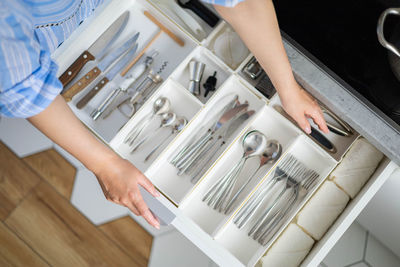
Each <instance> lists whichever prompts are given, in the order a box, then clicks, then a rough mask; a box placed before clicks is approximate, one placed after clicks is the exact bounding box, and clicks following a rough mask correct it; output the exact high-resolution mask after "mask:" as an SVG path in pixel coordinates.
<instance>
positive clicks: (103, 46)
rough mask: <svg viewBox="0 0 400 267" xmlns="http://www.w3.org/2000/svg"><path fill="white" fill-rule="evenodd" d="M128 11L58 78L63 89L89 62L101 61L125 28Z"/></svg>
mask: <svg viewBox="0 0 400 267" xmlns="http://www.w3.org/2000/svg"><path fill="white" fill-rule="evenodd" d="M128 18H129V11H126V12H124V13H123V14H122V15H121V16H119V17H118V19H116V20H115V21H114V22H113V23H112V24H111V26H110V27H108V28H107V30H106V31H105V32H103V33H102V34H101V35H100V37H99V38H97V40H96V41H95V42H94V43H93V44H92V45H91V46H90V47H89V48H88V49H87V50H85V51H83V53H82V54H81V55H80V56H79V57H78V58H77V59H76V60H75V61H74V63H72V65H71V66H70V67H69V68H68V69H67V70H66V71H65V72H64V73H63V74H62V75H61V76H60V77H59V79H60V81H61V83H62V84H63V86H64V87H65V86H66V85H68V84H69V83H70V82H71V81H72V79H73V78H75V77H76V75H78V73H79V71H80V70H81V69H82V68H83V66H84V65H85V64H86V63H87V62H89V61H91V60H95V59H98V60H101V59H102V58H103V56H104V55H105V53H106V52H107V48H108V47H109V46H110V45H111V44H112V43H113V42H114V41H115V40H116V39H117V38H118V36H119V35H120V34H121V32H122V31H123V29H124V28H125V26H126V23H127V22H128Z"/></svg>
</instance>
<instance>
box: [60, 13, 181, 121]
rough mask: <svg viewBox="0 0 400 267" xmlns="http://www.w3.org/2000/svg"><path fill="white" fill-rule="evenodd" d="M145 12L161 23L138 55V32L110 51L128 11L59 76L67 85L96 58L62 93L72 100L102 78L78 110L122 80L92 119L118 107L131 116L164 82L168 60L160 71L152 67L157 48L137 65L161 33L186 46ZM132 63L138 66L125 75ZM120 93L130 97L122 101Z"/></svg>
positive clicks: (88, 93) (78, 104)
mask: <svg viewBox="0 0 400 267" xmlns="http://www.w3.org/2000/svg"><path fill="white" fill-rule="evenodd" d="M144 15H145V16H146V17H147V18H149V19H150V20H151V21H152V22H153V23H155V24H156V25H157V26H159V30H158V32H157V34H156V35H155V36H154V37H153V38H152V40H150V42H149V43H148V44H147V45H146V46H145V47H144V48H143V49H142V50H141V51H140V52H139V53H138V55H137V56H136V57H134V55H135V54H136V51H137V49H138V46H139V45H138V44H137V40H138V38H139V35H140V33H136V34H135V35H134V36H133V37H131V38H130V39H129V40H127V41H126V42H125V43H124V44H122V45H121V46H119V47H118V48H116V49H114V50H113V51H111V52H109V51H108V50H109V47H110V46H111V45H112V44H113V43H114V42H115V40H116V39H118V37H119V36H120V34H121V33H122V32H123V30H124V28H125V27H126V25H127V22H128V20H129V12H128V11H126V12H124V13H123V14H122V15H121V16H120V17H119V18H117V19H116V20H115V21H114V22H113V23H112V25H111V26H110V27H109V28H108V29H107V30H106V31H105V32H104V33H103V34H102V35H101V36H100V37H99V38H98V39H97V40H96V41H95V42H94V43H93V44H92V45H91V46H90V47H89V48H88V50H86V51H84V52H83V53H82V55H81V56H80V57H79V58H78V59H76V60H75V62H74V63H73V64H72V65H71V66H70V67H69V68H68V69H67V70H66V71H65V72H64V73H63V74H62V75H61V76H60V80H61V82H62V83H63V86H64V87H66V86H67V85H68V84H70V83H71V82H72V81H73V79H74V78H75V77H76V76H77V75H78V74H79V72H80V71H81V70H82V68H83V67H84V65H85V64H86V63H87V62H89V61H93V60H96V61H97V64H96V66H95V67H94V68H92V69H91V70H90V71H89V72H87V73H86V74H85V75H83V76H82V77H81V78H80V79H79V80H78V81H76V82H75V83H74V84H72V85H71V86H70V87H69V88H67V89H65V90H64V91H63V92H62V95H63V97H64V99H65V100H66V101H67V102H68V101H71V100H72V98H73V97H74V96H75V95H76V94H78V93H79V92H81V91H82V90H84V89H85V88H86V87H88V86H89V85H90V84H91V83H92V82H94V81H95V80H96V79H97V78H98V77H101V79H100V81H98V82H97V83H96V85H95V86H93V87H92V88H91V89H90V90H89V91H88V92H87V93H86V94H85V95H84V96H83V97H82V98H81V99H80V100H79V101H78V102H77V103H76V107H77V108H78V109H82V108H84V107H85V106H86V105H87V104H88V103H89V101H90V100H91V99H93V98H94V97H95V96H96V95H97V93H98V92H100V90H101V89H103V88H104V87H105V86H106V85H107V84H108V83H109V82H110V81H112V80H119V81H121V80H122V82H121V84H120V86H118V87H117V88H114V89H113V90H112V91H111V92H110V93H109V94H108V95H107V96H106V97H105V99H104V100H103V101H102V102H101V104H100V105H99V106H98V107H97V108H95V109H94V110H93V111H92V112H91V114H90V116H91V118H92V119H93V120H97V119H98V118H100V117H103V119H105V118H107V117H108V116H109V115H110V114H111V113H112V112H113V111H114V110H116V109H118V110H119V111H120V112H121V113H122V114H123V115H124V116H126V117H128V118H130V117H131V116H132V115H133V114H134V113H135V112H136V110H137V109H138V106H139V105H142V104H143V102H145V101H146V100H147V99H148V98H149V97H150V96H151V94H152V93H153V92H154V90H153V89H155V87H156V85H157V84H159V83H161V82H162V81H163V79H162V78H161V76H160V74H161V72H162V71H163V70H164V68H165V67H166V66H167V64H168V62H167V61H164V62H163V64H162V66H161V67H160V69H159V71H158V72H157V73H153V71H152V70H151V65H152V64H153V61H154V57H155V56H157V55H158V52H157V51H155V52H154V53H153V54H152V55H151V56H147V57H146V58H145V60H144V61H143V62H142V63H141V64H139V65H136V66H135V64H136V63H137V62H138V61H139V59H140V58H141V57H142V56H144V54H145V52H146V50H147V49H148V48H149V47H150V46H151V44H152V43H153V42H154V41H155V40H156V39H157V38H158V37H159V36H160V34H161V33H162V32H165V33H166V34H167V35H168V36H169V37H170V38H171V39H172V40H174V41H175V42H176V43H178V44H179V45H180V46H184V42H183V41H182V40H181V39H180V38H179V37H177V36H176V35H175V34H174V33H172V32H171V31H170V30H169V29H167V28H166V27H165V26H164V25H163V24H162V23H160V22H159V21H158V20H157V19H156V18H155V17H153V16H152V15H151V14H150V13H149V12H147V11H144ZM133 66H135V68H134V70H133V71H132V73H131V74H130V75H128V76H127V77H125V78H123V77H124V76H125V75H126V74H127V73H128V72H129V71H130V69H131V68H132V67H133ZM146 72H147V75H146V77H145V78H144V79H143V80H142V81H141V83H139V84H138V85H137V86H136V87H134V84H135V82H136V81H137V80H138V79H140V78H141V77H142V76H143V74H145V73H146ZM121 95H127V96H128V97H125V98H124V99H123V100H122V101H119V98H120V97H121ZM126 107H127V108H128V111H126V112H124V111H125V109H126ZM124 108H125V109H124Z"/></svg>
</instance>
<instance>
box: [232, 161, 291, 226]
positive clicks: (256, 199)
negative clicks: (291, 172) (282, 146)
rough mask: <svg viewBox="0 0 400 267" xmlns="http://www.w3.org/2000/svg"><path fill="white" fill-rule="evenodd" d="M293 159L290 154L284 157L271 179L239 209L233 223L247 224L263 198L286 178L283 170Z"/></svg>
mask: <svg viewBox="0 0 400 267" xmlns="http://www.w3.org/2000/svg"><path fill="white" fill-rule="evenodd" d="M294 161H295V158H294V157H292V156H289V157H287V158H285V159H284V160H283V161H282V163H281V164H280V166H278V167H277V168H276V170H275V173H274V176H273V177H272V179H270V180H269V181H268V182H267V183H266V184H265V186H264V187H263V188H262V189H259V190H258V192H257V193H255V195H253V196H252V198H251V199H250V200H249V202H248V203H247V204H246V205H245V206H244V207H243V208H242V209H241V210H240V211H239V213H238V214H237V216H236V217H235V219H234V223H235V224H236V225H237V227H238V228H239V229H241V228H242V227H244V226H245V225H246V224H247V222H248V221H249V220H250V219H251V217H252V216H253V215H254V214H255V212H256V211H257V209H258V208H259V207H260V206H261V204H262V203H263V202H264V200H265V199H267V197H269V196H270V194H271V191H272V189H273V188H274V187H275V186H276V184H277V183H279V182H280V181H282V180H284V179H285V178H286V173H285V172H284V170H288V169H289V167H290V166H292V164H293V162H294Z"/></svg>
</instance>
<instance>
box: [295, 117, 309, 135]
mask: <svg viewBox="0 0 400 267" xmlns="http://www.w3.org/2000/svg"><path fill="white" fill-rule="evenodd" d="M295 120H296V122H297V124H298V125H299V126H300V128H301V129H303V131H305V132H306V133H307V134H310V133H311V126H310V123H309V122H308V120H307V119H306V117H305V116H304V114H302V115H300V116H297V117H296V118H295Z"/></svg>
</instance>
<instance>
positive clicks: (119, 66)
mask: <svg viewBox="0 0 400 267" xmlns="http://www.w3.org/2000/svg"><path fill="white" fill-rule="evenodd" d="M137 48H138V44H135V46H134V47H132V48H131V49H129V51H128V52H126V54H124V55H123V56H122V57H121V58H120V59H119V60H118V62H117V63H115V64H114V66H113V67H112V68H111V69H109V70H107V72H106V73H105V75H104V78H103V79H101V80H100V81H99V82H98V83H97V84H96V85H95V86H94V87H93V88H92V89H91V90H90V91H89V92H88V93H87V94H86V95H84V96H83V97H82V98H81V100H79V102H78V103H77V104H76V107H77V108H79V109H81V108H83V107H84V106H85V105H86V104H87V103H88V102H89V101H90V100H91V99H92V98H93V97H94V96H95V95H96V94H97V93H98V92H100V90H101V89H103V87H104V86H106V84H107V83H108V82H109V81H111V80H112V79H114V78H115V76H117V74H118V73H119V72H121V71H122V70H123V68H124V67H125V66H126V65H127V64H128V62H129V61H130V60H132V58H133V56H134V55H135V53H136V51H137Z"/></svg>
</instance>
